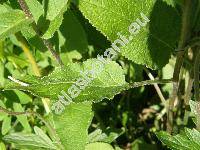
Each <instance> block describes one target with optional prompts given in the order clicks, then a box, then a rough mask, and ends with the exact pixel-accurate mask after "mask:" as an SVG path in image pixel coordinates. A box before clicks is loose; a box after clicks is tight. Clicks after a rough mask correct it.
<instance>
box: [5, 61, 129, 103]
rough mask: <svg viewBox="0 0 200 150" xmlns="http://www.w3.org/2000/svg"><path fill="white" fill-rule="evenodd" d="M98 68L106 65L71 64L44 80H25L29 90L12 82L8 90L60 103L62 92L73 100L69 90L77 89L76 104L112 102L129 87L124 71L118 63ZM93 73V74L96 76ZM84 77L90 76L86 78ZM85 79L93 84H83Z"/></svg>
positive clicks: (28, 78)
mask: <svg viewBox="0 0 200 150" xmlns="http://www.w3.org/2000/svg"><path fill="white" fill-rule="evenodd" d="M99 64H103V63H101V62H100V61H99V60H97V59H89V60H87V61H85V62H84V63H83V64H78V63H74V64H69V65H67V66H65V67H63V68H56V69H55V71H54V72H53V73H51V74H50V75H49V76H45V77H42V78H38V77H33V76H26V77H24V78H23V79H22V81H24V82H26V83H27V84H28V86H26V85H25V86H24V85H22V84H21V85H20V84H18V83H14V82H11V83H9V84H7V85H6V86H5V89H19V90H26V91H30V92H31V93H33V94H34V95H37V96H40V97H46V98H50V99H52V100H58V95H60V96H62V93H61V91H65V92H66V93H67V94H68V95H69V96H70V97H73V96H72V94H70V92H69V89H70V88H72V86H73V87H74V85H75V86H76V87H77V88H78V89H79V90H78V93H79V92H80V93H79V94H77V96H76V97H74V98H73V100H72V101H73V102H83V101H94V102H98V101H101V100H102V99H104V98H108V99H112V98H113V97H114V96H115V95H116V94H118V93H119V92H121V91H122V90H125V89H126V88H127V87H128V84H127V83H126V81H125V76H124V75H123V70H122V68H121V67H120V66H119V65H118V64H117V63H115V62H112V61H106V64H105V65H103V70H102V71H99V70H100V69H99V68H100V66H99ZM91 70H94V74H93V75H92V72H93V71H91ZM81 72H82V73H81ZM84 74H87V75H88V76H87V77H86V76H85V75H84ZM93 77H94V78H93ZM86 78H90V79H91V78H92V79H93V80H92V81H91V82H87V83H85V82H81V80H82V79H86ZM76 81H80V82H81V86H80V84H79V85H77V84H75V83H76ZM84 81H86V80H84ZM87 81H89V79H88V80H87ZM84 83H85V84H84Z"/></svg>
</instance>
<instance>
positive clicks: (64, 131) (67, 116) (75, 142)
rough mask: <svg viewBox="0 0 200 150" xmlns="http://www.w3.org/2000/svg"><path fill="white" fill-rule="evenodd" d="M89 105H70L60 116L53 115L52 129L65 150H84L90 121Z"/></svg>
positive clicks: (90, 108)
mask: <svg viewBox="0 0 200 150" xmlns="http://www.w3.org/2000/svg"><path fill="white" fill-rule="evenodd" d="M92 118H93V113H92V105H91V103H88V102H87V103H81V104H70V105H69V106H67V107H66V109H65V111H64V113H63V114H62V115H54V116H53V121H54V127H55V129H56V132H57V134H58V136H59V137H60V140H61V142H62V144H63V146H64V148H65V149H69V150H84V148H85V145H86V143H88V131H87V130H88V127H89V125H90V123H91V121H92Z"/></svg>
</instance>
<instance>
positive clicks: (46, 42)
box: [18, 0, 63, 66]
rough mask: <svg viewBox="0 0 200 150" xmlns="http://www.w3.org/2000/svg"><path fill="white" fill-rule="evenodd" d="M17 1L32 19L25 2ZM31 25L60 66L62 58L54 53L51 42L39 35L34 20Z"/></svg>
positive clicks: (39, 32)
mask: <svg viewBox="0 0 200 150" xmlns="http://www.w3.org/2000/svg"><path fill="white" fill-rule="evenodd" d="M18 3H19V4H20V7H21V8H22V10H23V11H24V13H25V15H26V17H28V18H30V19H33V15H32V13H31V11H30V10H29V8H28V6H27V4H26V2H25V1H24V0H18ZM32 27H33V29H34V31H35V32H36V34H37V35H38V36H39V37H40V38H41V39H42V41H43V44H44V45H45V46H46V47H47V49H48V50H49V51H50V52H51V54H52V55H53V56H54V57H55V59H56V60H57V62H58V63H59V64H60V65H61V66H62V65H63V63H62V60H61V58H60V56H59V55H58V54H57V53H56V51H55V50H54V48H53V46H52V44H51V42H50V41H49V40H47V39H44V38H42V37H41V31H40V30H39V28H38V27H37V24H36V23H35V21H33V23H32Z"/></svg>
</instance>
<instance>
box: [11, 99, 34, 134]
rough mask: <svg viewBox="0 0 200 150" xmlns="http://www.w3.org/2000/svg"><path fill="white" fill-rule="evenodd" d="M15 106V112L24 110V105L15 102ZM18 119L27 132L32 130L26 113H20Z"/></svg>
mask: <svg viewBox="0 0 200 150" xmlns="http://www.w3.org/2000/svg"><path fill="white" fill-rule="evenodd" d="M13 108H14V111H15V112H24V109H23V108H22V105H21V104H19V103H13ZM17 119H18V121H19V122H20V123H21V125H22V126H23V127H24V129H25V131H26V132H31V127H30V125H29V122H28V120H27V116H26V115H18V116H17Z"/></svg>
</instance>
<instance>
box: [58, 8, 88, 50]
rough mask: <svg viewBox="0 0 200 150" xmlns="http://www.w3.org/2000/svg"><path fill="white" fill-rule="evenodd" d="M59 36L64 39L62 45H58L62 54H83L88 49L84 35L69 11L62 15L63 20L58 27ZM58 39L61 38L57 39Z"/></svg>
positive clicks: (80, 26) (78, 23)
mask: <svg viewBox="0 0 200 150" xmlns="http://www.w3.org/2000/svg"><path fill="white" fill-rule="evenodd" d="M60 34H61V35H62V37H63V38H64V39H63V40H64V43H63V44H61V45H60V46H61V48H62V51H63V52H65V51H73V50H77V51H79V52H81V53H83V52H86V50H87V49H88V48H87V46H88V42H87V37H86V33H85V31H84V29H83V27H82V25H81V24H80V22H79V21H78V19H77V18H76V16H75V15H74V14H73V12H72V11H71V10H70V9H68V10H67V12H66V13H65V14H64V20H63V23H62V25H61V26H60ZM61 35H60V36H61ZM60 39H61V37H59V40H60ZM59 43H61V42H59Z"/></svg>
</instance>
